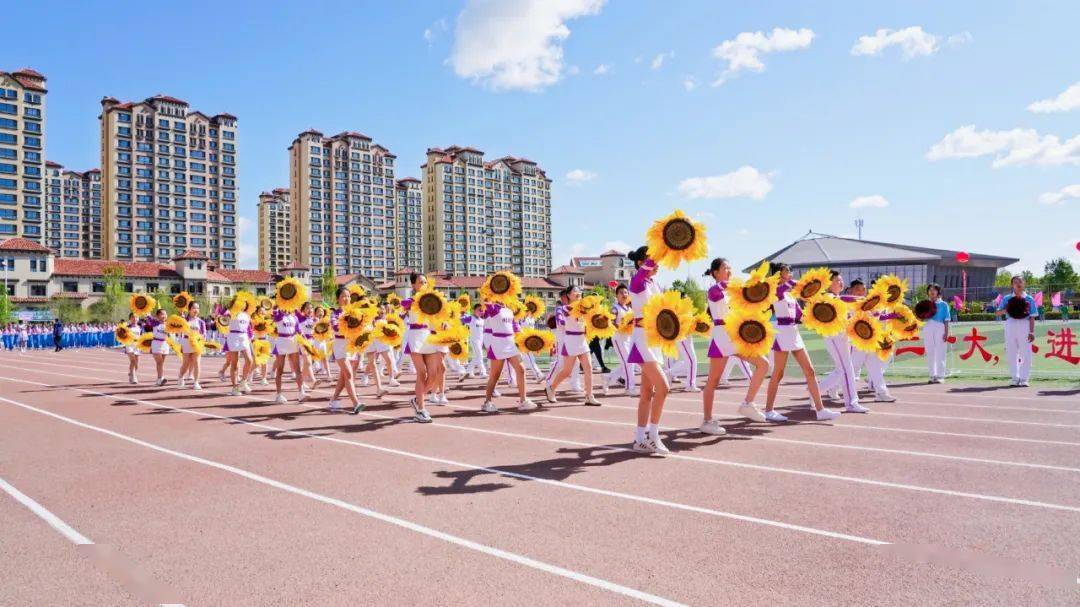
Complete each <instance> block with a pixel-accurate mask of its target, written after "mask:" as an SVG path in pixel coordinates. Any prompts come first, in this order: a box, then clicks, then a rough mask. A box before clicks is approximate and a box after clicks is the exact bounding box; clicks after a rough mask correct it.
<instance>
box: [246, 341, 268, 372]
mask: <svg viewBox="0 0 1080 607" xmlns="http://www.w3.org/2000/svg"><path fill="white" fill-rule="evenodd" d="M251 354H252V355H253V356H254V357H255V364H256V365H259V366H262V365H265V364H266V363H268V362H270V342H268V341H266V340H263V339H256V340H255V341H253V342H251Z"/></svg>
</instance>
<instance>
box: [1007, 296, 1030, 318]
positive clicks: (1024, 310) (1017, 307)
mask: <svg viewBox="0 0 1080 607" xmlns="http://www.w3.org/2000/svg"><path fill="white" fill-rule="evenodd" d="M1005 314H1007V315H1008V316H1009V318H1013V319H1016V320H1023V319H1025V318H1027V317H1028V316H1031V304H1029V303H1028V301H1027V300H1026V299H1024V298H1023V297H1016V296H1013V297H1011V298H1009V301H1008V302H1006V303H1005Z"/></svg>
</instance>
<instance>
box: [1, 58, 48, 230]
mask: <svg viewBox="0 0 1080 607" xmlns="http://www.w3.org/2000/svg"><path fill="white" fill-rule="evenodd" d="M47 92H48V91H46V89H45V76H43V75H41V74H40V73H38V72H36V71H34V70H32V69H29V68H24V69H21V70H19V71H17V72H0V239H4V238H11V237H15V236H19V237H22V238H27V239H29V240H33V241H35V242H38V243H40V242H41V241H42V240H43V238H44V232H45V228H44V218H43V216H44V209H43V207H42V197H43V196H44V190H45V187H44V183H43V182H44V177H45V96H46V93H47Z"/></svg>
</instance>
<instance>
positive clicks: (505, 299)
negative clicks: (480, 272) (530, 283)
mask: <svg viewBox="0 0 1080 607" xmlns="http://www.w3.org/2000/svg"><path fill="white" fill-rule="evenodd" d="M519 295H521V279H519V278H518V277H517V276H515V275H514V273H513V272H506V271H502V272H496V273H494V274H492V275H491V276H488V277H487V279H486V280H484V284H483V285H481V287H480V299H483V300H487V301H491V302H501V303H502V304H504V305H510V302H513V301H517V298H518V296H519Z"/></svg>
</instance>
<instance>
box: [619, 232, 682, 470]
mask: <svg viewBox="0 0 1080 607" xmlns="http://www.w3.org/2000/svg"><path fill="white" fill-rule="evenodd" d="M657 223H661V224H662V223H663V222H657ZM661 227H662V226H661ZM687 231H689V232H692V234H693V236H692V238H696V237H697V231H696V230H695V229H693V226H692V225H691V229H690V230H687V229H686V228H684V229H682V230H679V229H675V230H673V231H672V237H673V238H677V239H678V240H677V241H676V242H675V244H679V245H680V246H682V245H684V244H685V241H686V234H685V232H687ZM650 233H652V230H650ZM660 233H661V238H660V240H661V241H662V240H663V238H664V230H663V229H661V230H660ZM650 245H652V243H651V242H650ZM650 245H646V246H642V247H638V248H637V249H636V250H633V251H631V252H630V253H629V254H627V258H629V259H630V261H632V262H633V263H634V268H635V272H634V276H633V277H632V278H631V279H630V287H629V290H630V307H631V308H632V312H630V313H631V314H633V316H634V331H633V333H631V334H630V351H629V353H628V354H627V357H626V362H627V363H628V364H634V365H639V366H640V368H641V393H640V394H641V396H640V398H639V399H638V407H637V426H636V427H635V429H634V444H633V447H632V448H633V450H634V451H636V452H638V453H658V454H660V455H666V454H668V453H670V452H671V451H670V450H669V449H668V448H667V446H666V445H665V444H664V442H663V441H662V440H660V416H661V414H663V412H664V403H665V402H666V401H667V395H668V383H667V376H665V375H664V370H663V369H662V368H661V367H660V363H661V360H662V358H661V356H662V355H661V354H660V352H658V351H657V350H656V349H655V348H653V347H652V346H651V345H650V343H649V335H648V333H647V332H646V330H645V306H646V304H648V303H649V301H650V300H651V299H652V298H653V297H656V296H660V295H661V292H660V288H659V287H657V286H656V282H655V280H654V277H655V276H656V271H657V265H656V261H654V260H653V259H651V258H650V257H649V253H650V251H651V250H654V249H651V248H650ZM655 246H659V245H655ZM665 246H666V245H665ZM683 250H685V249H683ZM656 321H657V318H655V317H654V318H651V319H650V321H649V322H650V323H651V324H652V325H653V327H654V330H655V325H656V324H657V322H656ZM662 324H663V325H664V330H665V331H666V332H668V334H669V335H671V336H677V335H678V334H679V333H680V332H681V331H682V327H676V325H678V324H679V323H678V316H677V315H670V314H668V315H665V320H664V321H663V323H662ZM673 329H677V330H675V331H673ZM628 388H629V386H628Z"/></svg>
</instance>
